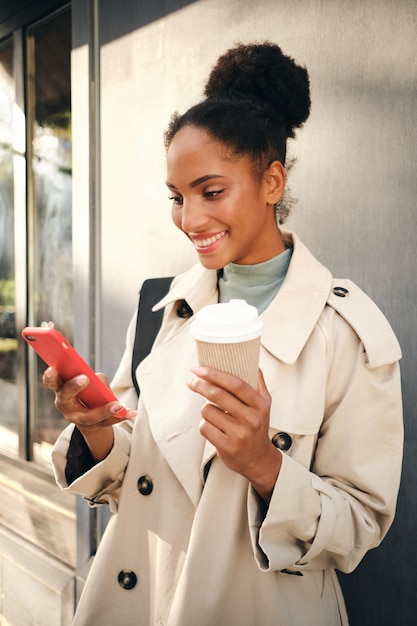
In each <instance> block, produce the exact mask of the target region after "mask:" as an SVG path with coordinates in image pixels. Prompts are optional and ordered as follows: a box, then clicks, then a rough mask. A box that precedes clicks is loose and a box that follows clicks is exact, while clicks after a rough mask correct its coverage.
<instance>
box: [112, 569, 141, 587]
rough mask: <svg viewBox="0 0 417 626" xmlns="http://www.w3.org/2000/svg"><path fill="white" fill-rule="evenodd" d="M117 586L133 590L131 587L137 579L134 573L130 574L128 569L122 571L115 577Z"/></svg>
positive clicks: (130, 571)
mask: <svg viewBox="0 0 417 626" xmlns="http://www.w3.org/2000/svg"><path fill="white" fill-rule="evenodd" d="M117 580H118V582H119V585H120V586H121V587H123V589H133V587H134V586H135V585H136V583H137V582H138V577H137V576H136V574H135V572H132V570H130V569H123V570H122V571H121V572H119V575H118V577H117Z"/></svg>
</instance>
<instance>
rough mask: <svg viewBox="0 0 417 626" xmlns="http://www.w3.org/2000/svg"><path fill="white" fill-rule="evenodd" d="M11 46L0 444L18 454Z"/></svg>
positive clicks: (0, 158) (7, 49)
mask: <svg viewBox="0 0 417 626" xmlns="http://www.w3.org/2000/svg"><path fill="white" fill-rule="evenodd" d="M14 100H15V93H14V78H13V43H12V40H11V39H10V40H8V41H6V42H4V43H3V44H1V45H0V398H1V402H0V441H1V444H0V445H1V448H2V449H3V450H6V451H8V452H12V453H14V454H17V450H18V442H17V389H16V347H17V339H16V324H15V282H14V202H13V151H12V144H13V105H14Z"/></svg>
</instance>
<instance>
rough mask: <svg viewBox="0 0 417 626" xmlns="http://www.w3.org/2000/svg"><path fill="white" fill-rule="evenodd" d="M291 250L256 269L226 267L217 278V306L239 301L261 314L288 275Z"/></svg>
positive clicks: (244, 266) (259, 265) (242, 266)
mask: <svg viewBox="0 0 417 626" xmlns="http://www.w3.org/2000/svg"><path fill="white" fill-rule="evenodd" d="M291 255H292V249H287V250H285V251H284V252H282V253H281V254H278V256H275V257H273V258H272V259H268V261H264V262H263V263H257V264H256V265H238V264H237V263H229V265H226V267H224V268H223V272H222V275H221V276H220V277H219V281H218V285H219V302H229V300H231V299H232V298H242V299H244V300H246V302H248V304H252V305H253V306H256V308H257V309H258V312H259V314H261V313H263V312H264V311H265V309H266V308H267V307H268V305H269V304H270V303H271V302H272V300H273V299H274V298H275V296H276V295H277V293H278V291H279V290H280V288H281V285H282V283H283V282H284V279H285V276H286V275H287V271H288V266H289V264H290V261H291Z"/></svg>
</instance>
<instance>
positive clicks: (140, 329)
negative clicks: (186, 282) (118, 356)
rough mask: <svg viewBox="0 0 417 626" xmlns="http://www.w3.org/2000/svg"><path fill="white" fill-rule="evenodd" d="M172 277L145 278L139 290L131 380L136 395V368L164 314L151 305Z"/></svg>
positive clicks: (164, 289) (146, 352)
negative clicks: (153, 309) (153, 308)
mask: <svg viewBox="0 0 417 626" xmlns="http://www.w3.org/2000/svg"><path fill="white" fill-rule="evenodd" d="M173 278H174V277H173V276H169V277H166V278H149V279H148V280H145V282H144V283H143V285H142V288H141V290H140V295H139V304H138V317H137V322H136V334H135V342H134V344H133V356H132V380H133V384H134V386H135V389H136V392H137V394H138V396H139V394H140V389H139V385H138V381H137V380H136V373H135V372H136V368H137V366H138V365H139V363H140V362H141V361H143V359H144V358H145V357H146V356H148V354H149V353H150V351H151V349H152V346H153V343H154V341H155V337H156V335H157V334H158V330H159V329H160V327H161V324H162V318H163V315H164V310H163V309H161V310H160V311H152V307H153V306H154V304H156V303H157V302H159V300H161V298H163V296H165V294H167V293H168V291H169V288H170V286H171V283H172V280H173Z"/></svg>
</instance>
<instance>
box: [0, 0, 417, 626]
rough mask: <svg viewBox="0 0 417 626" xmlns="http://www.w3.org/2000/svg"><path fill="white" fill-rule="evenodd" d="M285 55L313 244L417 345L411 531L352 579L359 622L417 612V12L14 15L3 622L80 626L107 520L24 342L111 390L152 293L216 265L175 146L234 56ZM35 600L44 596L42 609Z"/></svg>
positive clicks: (408, 400)
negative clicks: (169, 278) (298, 117)
mask: <svg viewBox="0 0 417 626" xmlns="http://www.w3.org/2000/svg"><path fill="white" fill-rule="evenodd" d="M263 39H271V40H273V41H275V42H277V43H278V44H279V45H280V46H281V47H282V49H283V50H284V52H286V53H287V54H290V55H291V56H293V57H294V58H295V59H296V60H297V61H298V62H299V63H301V64H303V65H306V67H307V68H308V70H309V74H310V81H311V91H312V111H311V117H310V119H309V120H308V122H307V124H306V126H305V128H304V129H302V130H301V131H299V133H298V136H297V138H296V139H295V140H294V141H292V142H291V145H290V153H291V156H293V157H295V158H296V160H297V163H296V165H295V167H294V168H293V170H292V172H291V174H290V180H289V183H290V187H291V190H292V195H293V196H294V197H295V198H296V199H297V204H296V205H295V208H294V211H293V214H292V216H291V217H290V220H289V222H288V228H290V229H293V230H295V231H296V232H297V233H298V234H299V235H300V236H301V237H302V238H303V240H304V241H306V243H307V244H308V245H309V247H310V248H311V249H312V250H313V252H314V253H315V254H316V256H317V257H318V258H319V259H320V260H322V262H323V263H324V264H325V265H327V266H328V267H329V268H331V270H332V271H333V273H334V275H336V276H340V277H345V276H347V277H349V278H352V279H353V280H354V281H355V282H356V283H358V284H359V286H360V287H361V288H362V289H364V290H365V291H366V292H367V293H368V294H369V295H370V296H371V297H372V298H373V299H374V300H375V301H376V302H377V304H378V305H379V306H380V308H381V309H382V310H383V311H384V313H385V314H386V315H387V317H388V318H389V320H390V322H391V324H392V326H393V328H394V330H395V332H396V333H397V335H398V338H399V340H400V343H401V344H402V347H403V352H404V357H403V361H402V372H403V390H404V414H405V432H406V445H405V459H404V472H403V480H402V486H401V492H400V498H399V503H398V513H397V517H396V520H395V522H394V525H393V527H392V529H391V531H390V532H389V534H388V537H387V538H386V540H385V542H384V544H383V545H382V546H381V548H379V549H378V550H376V551H373V552H371V553H370V554H369V555H367V556H366V558H365V559H364V561H363V563H362V564H361V565H360V566H359V568H358V570H357V571H356V572H355V573H353V574H351V575H349V576H341V582H342V586H343V588H344V591H345V595H346V600H347V605H348V611H349V614H350V618H351V622H352V624H354V625H357V626H374V625H375V624H378V626H385V625H387V626H388V624H389V625H391V624H402V625H405V626H407V625H408V624H410V625H411V623H414V619H415V613H416V609H417V606H416V605H417V594H416V593H415V582H414V563H415V560H416V558H417V541H416V539H415V525H416V521H417V505H416V502H417V497H416V493H417V484H416V483H417V479H416V475H417V471H416V470H417V463H416V455H415V450H416V447H417V430H416V423H417V421H416V418H417V413H416V408H415V407H416V406H417V397H416V393H417V392H416V385H415V371H416V363H417V341H416V332H415V326H416V323H415V311H416V309H417V286H416V281H415V277H414V263H415V258H416V256H417V216H416V208H415V203H416V201H415V198H416V197H417V182H416V181H417V176H416V165H415V160H416V151H417V150H416V147H417V130H416V129H417V113H416V107H415V101H416V95H417V93H416V92H417V6H416V3H415V2H414V1H413V0H398V1H397V2H395V3H393V2H391V1H390V0H375V1H374V2H367V3H362V2H358V1H357V0H328V1H326V2H324V1H323V0H309V1H308V2H307V0H297V1H296V2H291V3H288V2H286V1H285V0H263V1H259V2H255V3H254V2H250V1H249V0H230V1H229V2H227V3H225V2H224V1H223V0H196V1H194V2H193V1H186V0H182V1H181V0H164V1H157V0H156V1H155V2H146V1H145V0H125V1H124V2H123V3H117V2H112V1H111V0H72V2H62V0H38V1H37V2H28V1H27V0H26V1H25V0H1V1H0V398H1V402H0V496H1V497H0V623H2V624H3V623H4V624H5V626H7V625H11V626H28V625H30V626H32V625H35V624H42V626H49V625H51V626H57V625H58V624H59V625H62V626H66V625H67V624H69V623H70V621H71V617H72V615H73V611H74V607H75V606H76V603H77V600H78V597H79V594H80V592H81V590H82V586H83V581H84V580H85V576H86V574H87V572H88V568H89V565H90V563H91V559H92V558H94V552H95V549H96V547H97V543H98V542H99V541H100V537H101V534H102V532H103V531H104V528H105V525H106V523H107V520H108V512H107V510H106V509H103V510H94V511H90V510H89V509H88V507H87V506H86V503H85V502H84V501H83V500H82V499H79V500H77V499H74V498H73V497H72V496H69V495H67V494H63V493H61V492H60V491H59V490H58V488H57V487H56V486H55V483H54V480H53V476H52V473H51V468H50V451H51V447H52V445H53V442H54V441H55V439H56V437H57V435H58V433H59V432H60V431H61V430H62V428H63V427H64V421H63V418H62V417H61V416H60V415H59V414H58V413H57V412H56V411H55V409H54V408H53V399H52V397H51V394H50V393H48V392H47V391H46V390H44V389H43V387H42V384H41V375H42V372H43V369H44V366H43V364H42V363H41V362H40V361H39V360H37V359H36V358H35V355H34V354H29V353H28V351H27V349H26V347H25V345H24V344H23V342H22V340H21V339H20V333H21V330H22V328H23V327H24V326H26V325H38V324H41V323H42V322H50V321H53V322H54V323H55V325H56V326H57V327H58V328H59V329H60V330H61V331H62V332H64V334H66V335H67V336H68V338H69V339H70V340H71V341H73V342H74V344H75V346H76V347H77V349H78V350H79V351H80V352H81V354H82V355H83V356H84V357H85V358H86V359H87V360H88V361H89V362H90V364H91V365H92V366H93V367H94V368H95V369H96V370H100V371H105V372H106V373H107V374H108V375H109V377H111V376H112V375H113V373H114V372H115V369H116V367H117V364H118V360H119V358H120V356H121V353H122V351H123V348H124V335H125V331H126V328H127V324H128V322H129V320H130V318H131V316H132V314H133V312H134V310H135V307H136V300H137V292H138V289H139V288H140V285H141V283H142V281H143V280H144V279H145V278H147V277H150V276H157V275H158V276H161V275H171V274H173V273H176V272H179V271H181V270H183V269H185V268H186V267H188V266H189V265H190V264H191V263H193V262H194V260H195V259H194V252H193V250H192V249H191V247H190V249H189V248H188V247H187V242H186V240H185V239H184V241H183V237H181V234H180V233H177V232H175V228H174V227H173V226H172V224H171V218H170V206H169V201H168V199H167V195H168V194H167V192H166V189H165V185H164V181H165V172H164V158H165V156H164V148H163V139H162V137H163V132H164V130H165V128H166V126H167V123H168V121H169V118H170V116H171V114H172V112H173V111H175V110H180V111H181V110H185V109H186V108H187V107H188V106H190V105H191V104H193V103H194V102H196V101H197V100H198V99H199V98H200V97H201V95H202V88H203V81H204V78H205V77H206V76H207V73H208V71H209V69H210V67H211V66H212V64H213V63H214V62H215V60H216V58H217V57H218V55H219V54H220V53H221V52H222V51H224V50H225V49H226V48H227V47H230V46H231V45H232V44H233V43H235V42H236V41H245V42H246V41H252V40H263ZM22 590H24V593H22Z"/></svg>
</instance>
